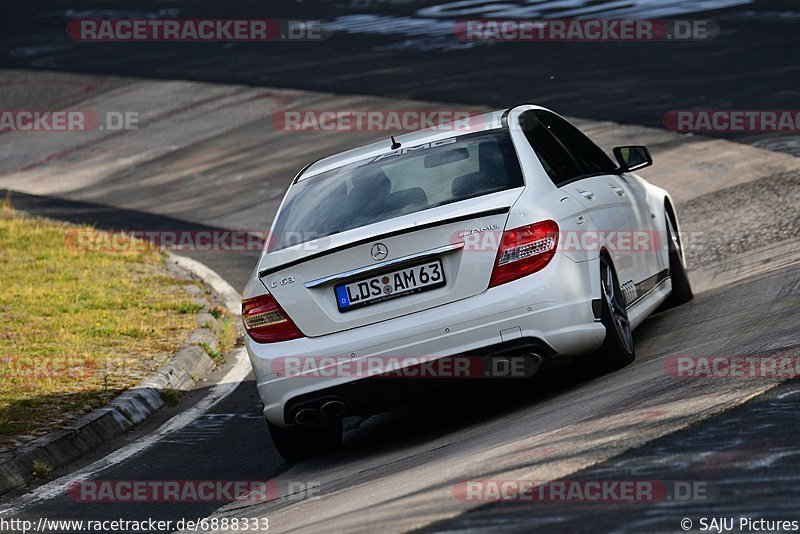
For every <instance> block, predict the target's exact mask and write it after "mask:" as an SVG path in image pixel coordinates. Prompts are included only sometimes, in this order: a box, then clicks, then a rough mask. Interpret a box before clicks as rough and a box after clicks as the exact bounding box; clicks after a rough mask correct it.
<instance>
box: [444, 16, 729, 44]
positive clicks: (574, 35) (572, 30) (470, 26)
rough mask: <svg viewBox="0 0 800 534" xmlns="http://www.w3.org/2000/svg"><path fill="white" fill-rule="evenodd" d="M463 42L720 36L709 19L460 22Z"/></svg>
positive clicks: (701, 38)
mask: <svg viewBox="0 0 800 534" xmlns="http://www.w3.org/2000/svg"><path fill="white" fill-rule="evenodd" d="M453 33H454V34H455V36H456V37H457V38H458V39H461V40H463V41H516V42H520V41H522V42H539V41H589V42H609V41H708V40H711V39H713V38H714V37H716V36H717V35H718V34H719V27H718V26H717V25H716V24H714V23H713V22H711V21H709V20H597V19H595V20H570V19H561V20H556V19H539V20H530V19H490V20H484V19H478V20H458V21H456V23H455V25H454V27H453Z"/></svg>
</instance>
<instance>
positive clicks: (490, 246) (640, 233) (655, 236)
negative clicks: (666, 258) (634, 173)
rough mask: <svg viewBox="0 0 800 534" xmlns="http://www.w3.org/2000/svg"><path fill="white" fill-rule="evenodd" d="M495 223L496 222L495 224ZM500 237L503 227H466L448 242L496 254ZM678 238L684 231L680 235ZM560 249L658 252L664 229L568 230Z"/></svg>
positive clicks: (561, 236)
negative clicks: (656, 230)
mask: <svg viewBox="0 0 800 534" xmlns="http://www.w3.org/2000/svg"><path fill="white" fill-rule="evenodd" d="M495 226H496V225H495ZM502 239H503V232H502V230H498V229H493V228H489V227H479V228H467V229H464V230H459V231H457V232H455V233H454V234H453V235H452V236H451V238H450V241H451V243H458V242H462V241H463V242H464V251H465V252H491V253H495V252H496V251H497V249H498V248H499V247H500V245H501V242H502ZM681 241H682V242H686V241H688V238H687V239H686V240H684V234H681ZM557 243H558V251H559V252H599V251H600V250H603V249H606V250H610V251H613V252H637V253H645V252H657V251H663V250H666V248H667V244H668V243H667V241H666V239H665V237H664V233H663V232H655V231H652V230H580V231H577V230H568V231H564V232H559V233H558V240H557Z"/></svg>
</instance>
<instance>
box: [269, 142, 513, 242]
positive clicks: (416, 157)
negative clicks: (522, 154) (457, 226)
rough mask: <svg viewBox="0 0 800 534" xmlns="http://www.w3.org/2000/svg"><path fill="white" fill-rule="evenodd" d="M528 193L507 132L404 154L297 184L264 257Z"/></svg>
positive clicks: (413, 148) (405, 149)
mask: <svg viewBox="0 0 800 534" xmlns="http://www.w3.org/2000/svg"><path fill="white" fill-rule="evenodd" d="M523 185H524V182H523V179H522V173H521V171H520V166H519V161H518V160H517V156H516V154H515V152H514V147H513V145H512V144H511V138H510V136H509V133H508V130H505V129H503V130H499V129H498V130H490V131H487V132H480V133H474V134H465V135H461V136H458V137H451V138H447V139H442V140H439V141H435V142H432V143H425V144H421V145H417V146H408V147H405V146H404V147H401V148H399V149H398V150H394V151H392V152H388V153H386V154H381V155H380V156H377V157H373V158H369V159H366V160H362V161H358V162H355V163H351V164H349V165H345V166H342V167H339V168H336V169H332V170H330V171H327V172H324V173H321V174H319V175H317V176H313V177H310V178H306V179H303V178H301V179H300V181H298V182H297V183H296V184H294V185H293V186H292V187H291V189H290V190H289V193H288V195H287V197H286V199H285V201H284V203H283V207H282V208H281V210H280V213H279V214H278V219H277V220H276V222H275V225H274V227H273V233H272V236H271V239H270V242H269V246H268V249H267V251H268V252H272V251H274V250H280V249H283V248H286V247H290V246H294V245H298V244H301V243H304V242H307V241H311V240H314V239H320V238H322V237H325V236H329V235H333V234H336V233H339V232H344V231H346V230H351V229H353V228H358V227H360V226H366V225H369V224H373V223H377V222H380V221H385V220H387V219H392V218H394V217H400V216H402V215H408V214H409V213H415V212H418V211H422V210H426V209H430V208H434V207H436V206H443V205H445V204H450V203H453V202H458V201H461V200H466V199H468V198H473V197H477V196H481V195H488V194H490V193H495V192H498V191H503V190H506V189H513V188H515V187H521V186H523Z"/></svg>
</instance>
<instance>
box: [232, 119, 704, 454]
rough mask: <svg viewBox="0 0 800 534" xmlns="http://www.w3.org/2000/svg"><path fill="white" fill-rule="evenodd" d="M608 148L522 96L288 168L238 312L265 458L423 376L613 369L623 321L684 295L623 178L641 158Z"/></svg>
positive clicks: (630, 182)
mask: <svg viewBox="0 0 800 534" xmlns="http://www.w3.org/2000/svg"><path fill="white" fill-rule="evenodd" d="M614 156H615V158H616V160H617V162H616V163H615V162H614V161H612V159H611V158H609V157H608V156H607V155H606V154H605V152H604V151H603V150H602V149H600V148H599V147H598V146H597V145H596V144H594V143H593V142H592V141H591V140H590V139H589V138H588V137H586V136H585V135H584V134H583V133H581V132H580V131H579V130H578V129H577V128H576V127H575V126H573V125H572V124H570V123H569V122H568V121H567V120H566V119H564V118H563V117H561V116H559V115H557V114H556V113H554V112H552V111H549V110H547V109H544V108H542V107H539V106H534V105H521V106H517V107H514V108H512V109H508V110H503V111H497V112H493V113H487V114H485V115H480V116H476V117H472V118H471V120H470V121H469V124H467V125H466V126H465V125H464V124H455V123H453V124H451V125H442V126H439V127H436V128H431V129H427V130H421V131H418V132H413V133H409V134H405V135H399V136H397V137H391V138H390V139H387V140H386V141H381V142H378V143H374V144H371V145H368V146H365V147H361V148H356V149H353V150H349V151H347V152H343V153H341V154H337V155H334V156H330V157H326V158H323V159H321V160H319V161H316V162H314V163H312V164H310V165H308V166H307V167H305V168H304V169H303V170H302V171H301V172H300V173H299V174H298V175H297V176H296V177H295V179H294V180H293V181H292V184H291V186H290V187H289V189H288V191H287V193H286V196H285V198H284V199H283V202H282V204H281V206H280V208H279V210H278V212H277V214H276V216H275V219H274V221H273V223H272V228H271V231H270V238H269V239H268V242H267V244H266V247H265V250H264V253H263V254H262V256H261V258H260V260H259V262H258V265H257V266H256V269H255V270H254V272H253V275H252V277H251V279H250V281H249V282H248V284H247V287H246V288H245V291H244V295H243V297H244V300H243V303H242V316H243V321H244V325H245V329H246V331H247V339H246V345H247V351H248V353H249V356H250V360H251V362H252V366H253V370H254V372H255V377H256V385H257V388H258V392H259V395H260V397H261V399H262V400H263V402H264V415H265V416H266V419H267V424H268V426H269V429H270V432H271V435H272V438H273V441H274V443H275V445H276V447H277V449H278V452H279V453H280V454H281V455H283V456H284V457H285V458H287V459H290V460H296V459H302V458H306V457H310V456H314V455H318V454H321V453H324V452H325V451H327V450H330V449H332V448H335V447H337V446H338V445H339V444H340V442H341V438H342V418H343V417H345V416H349V415H360V414H368V413H375V412H377V411H380V410H381V409H382V407H383V406H385V403H386V402H397V401H400V402H402V399H403V398H404V397H405V398H408V397H409V396H413V395H414V394H415V392H416V391H418V389H419V388H420V384H423V386H422V387H427V386H428V385H430V386H432V387H435V386H437V385H438V384H440V383H441V381H437V380H429V379H430V378H442V377H450V378H456V379H458V378H459V377H475V376H482V377H485V376H494V371H496V370H497V369H499V368H504V369H505V368H507V366H505V367H504V366H498V365H495V363H496V362H505V363H506V364H507V363H508V362H509V360H510V359H513V358H516V359H517V360H519V359H523V360H524V361H525V362H526V365H524V366H522V367H519V369H523V368H524V369H525V372H520V373H518V375H517V376H523V375H524V376H530V374H531V369H533V370H534V371H535V369H536V368H538V367H539V366H540V365H545V364H547V362H549V361H551V360H555V359H564V358H567V359H570V360H574V361H576V362H580V361H583V362H585V364H586V365H588V366H590V367H592V368H593V369H594V370H595V372H597V371H602V372H608V371H610V370H613V369H617V368H620V367H622V366H624V365H626V364H628V363H630V362H632V361H633V359H634V345H633V337H632V331H633V329H634V328H636V327H637V326H638V325H639V324H640V323H641V322H642V321H643V320H644V319H645V318H646V317H647V316H648V315H650V314H651V313H652V312H653V311H655V310H656V309H657V308H660V307H662V308H664V307H669V306H674V305H678V304H681V303H683V302H686V301H688V300H690V299H691V298H692V292H691V288H690V286H689V281H688V277H687V274H686V269H685V263H684V262H685V260H684V254H683V250H682V246H681V239H680V233H679V226H678V220H677V218H676V213H675V207H674V203H673V202H672V200H671V199H670V196H669V194H668V193H667V192H666V191H665V190H663V189H661V188H658V187H656V186H654V185H652V184H650V183H648V182H647V181H645V180H644V179H642V178H640V177H639V176H637V175H636V174H634V173H633V171H635V170H637V169H640V168H642V167H646V166H648V165H650V164H652V159H651V157H650V154H649V152H648V151H647V149H646V148H645V147H642V146H626V147H618V148H615V149H614ZM458 358H462V359H463V360H461V361H457V362H456V364H454V365H443V362H445V361H450V360H452V359H458ZM464 358H465V359H464ZM434 364H436V367H435V368H434V367H433V365H434ZM478 364H481V365H478ZM432 369H433V371H432ZM498 374H502V373H498ZM508 376H514V375H513V373H512V374H510V375H508Z"/></svg>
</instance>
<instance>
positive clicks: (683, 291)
mask: <svg viewBox="0 0 800 534" xmlns="http://www.w3.org/2000/svg"><path fill="white" fill-rule="evenodd" d="M667 246H668V247H669V276H670V278H672V293H671V294H670V296H669V297H668V298H667V300H666V301H665V302H664V305H663V306H662V309H668V308H674V307H675V306H680V305H681V304H684V303H686V302H689V301H690V300H692V298H693V297H694V294H693V293H692V286H691V285H690V284H689V275H688V274H686V267H685V266H684V265H683V254H681V252H682V249H681V240H680V236H678V232H676V231H675V226H674V225H673V224H672V219H671V218H670V216H669V215H667Z"/></svg>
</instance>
